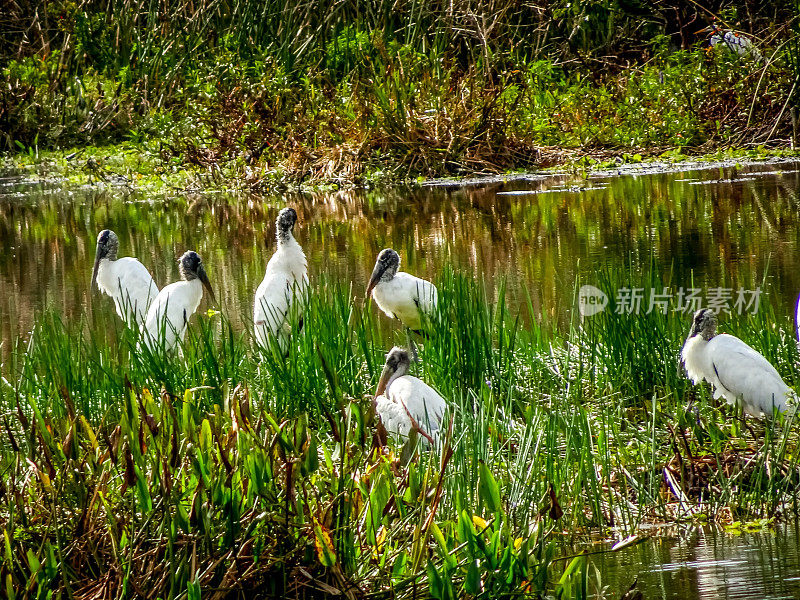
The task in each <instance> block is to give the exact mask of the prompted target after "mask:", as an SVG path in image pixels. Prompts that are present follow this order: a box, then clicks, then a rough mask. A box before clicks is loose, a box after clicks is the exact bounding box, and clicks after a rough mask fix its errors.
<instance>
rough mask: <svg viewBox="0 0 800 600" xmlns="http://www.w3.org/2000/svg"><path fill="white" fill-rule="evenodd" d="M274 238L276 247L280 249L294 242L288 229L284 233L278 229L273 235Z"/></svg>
mask: <svg viewBox="0 0 800 600" xmlns="http://www.w3.org/2000/svg"><path fill="white" fill-rule="evenodd" d="M275 237H276V238H277V239H278V247H279V248H280V247H281V246H283V245H284V244H291V243H292V242H294V241H295V240H294V236H293V235H292V232H291V231H290V230H289V229H286V230H285V231H283V230H280V229H278V232H277V233H276V234H275Z"/></svg>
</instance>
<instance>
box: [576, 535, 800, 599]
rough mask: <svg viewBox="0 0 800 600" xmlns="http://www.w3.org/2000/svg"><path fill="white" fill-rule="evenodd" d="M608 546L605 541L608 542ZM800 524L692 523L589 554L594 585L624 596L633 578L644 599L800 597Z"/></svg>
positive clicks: (608, 593)
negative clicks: (725, 527)
mask: <svg viewBox="0 0 800 600" xmlns="http://www.w3.org/2000/svg"><path fill="white" fill-rule="evenodd" d="M604 549H605V550H608V548H607V545H606V547H605V548H604ZM799 553H800V532H798V529H797V524H793V525H789V526H780V527H777V528H774V529H769V530H766V529H765V530H759V531H756V532H750V533H742V532H739V533H735V534H734V533H726V532H724V531H722V530H721V529H718V528H714V527H707V528H695V527H690V528H688V529H687V530H683V531H681V532H680V533H676V534H674V535H666V536H665V535H654V536H653V537H651V538H649V539H647V540H645V541H644V542H642V543H640V544H638V545H636V546H633V547H628V548H624V549H622V550H620V551H618V552H599V553H598V554H594V555H592V556H591V558H592V563H593V564H594V566H595V567H596V569H597V571H596V573H599V578H598V576H597V575H596V574H595V570H594V569H590V571H589V580H590V582H593V583H592V584H590V585H593V586H594V587H596V588H597V589H598V590H599V592H600V593H598V594H596V597H600V598H609V599H610V598H614V599H617V598H620V596H621V595H622V594H623V593H624V592H625V591H627V589H628V588H629V586H630V585H631V584H632V583H633V581H634V580H635V579H636V580H637V585H636V588H637V589H638V590H639V591H641V592H642V595H643V598H644V599H645V600H667V599H674V600H685V599H689V598H704V599H706V598H707V599H711V598H713V599H719V600H734V599H738V600H744V599H747V600H756V599H758V600H768V599H769V600H778V599H784V598H785V599H790V598H800V554H799Z"/></svg>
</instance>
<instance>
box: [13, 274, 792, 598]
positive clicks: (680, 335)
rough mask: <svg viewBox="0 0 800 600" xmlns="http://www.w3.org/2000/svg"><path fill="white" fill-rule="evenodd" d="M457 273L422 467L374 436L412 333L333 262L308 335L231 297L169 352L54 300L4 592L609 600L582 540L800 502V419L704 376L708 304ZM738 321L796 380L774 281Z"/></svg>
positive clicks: (729, 325) (16, 455)
mask: <svg viewBox="0 0 800 600" xmlns="http://www.w3.org/2000/svg"><path fill="white" fill-rule="evenodd" d="M654 270H655V269H654ZM600 282H601V283H600V287H602V288H603V289H606V290H609V291H610V290H614V289H618V288H620V287H622V286H623V285H627V286H634V285H636V286H639V287H648V288H649V287H651V286H653V287H660V286H661V285H662V282H661V280H659V279H658V278H657V277H655V276H652V275H649V274H647V273H645V274H642V273H639V272H638V271H636V270H633V269H632V270H630V271H629V272H607V273H603V274H601V277H600ZM437 285H438V287H439V291H440V292H439V295H440V306H439V310H438V312H437V314H435V315H433V317H432V318H431V320H430V322H429V323H428V324H427V329H428V330H429V332H430V335H429V337H427V338H426V339H424V340H422V341H421V342H420V344H421V358H422V363H421V364H417V365H414V366H413V367H412V370H413V371H414V372H415V374H416V375H418V376H420V377H422V378H423V379H424V380H425V381H427V382H428V383H430V384H431V385H433V386H434V387H436V388H437V389H439V390H440V391H441V392H442V394H443V395H444V397H445V398H446V399H447V400H448V403H449V404H450V407H451V409H450V411H449V415H448V417H447V423H446V426H445V431H446V432H447V433H446V435H444V436H443V437H444V443H443V448H442V449H441V450H440V452H432V451H429V450H426V449H424V448H423V449H421V450H420V452H419V455H418V457H417V459H416V460H414V461H412V462H411V463H410V464H409V465H407V466H406V467H404V466H402V465H400V464H398V463H396V462H394V458H395V455H397V454H399V450H400V449H399V446H392V447H391V448H390V451H389V453H388V454H383V453H380V452H376V451H375V449H374V447H373V431H374V423H373V416H372V415H371V412H370V406H371V400H370V397H369V394H370V393H371V391H372V390H374V386H375V385H376V382H377V377H378V375H379V373H380V370H381V368H382V363H383V353H384V352H385V351H387V350H388V349H389V348H390V347H391V346H392V345H394V344H395V343H397V342H398V341H399V340H402V339H403V338H404V334H403V333H402V332H401V331H400V328H397V329H396V330H392V329H389V333H387V328H386V327H385V318H384V316H383V315H382V314H379V313H378V311H377V309H376V308H375V307H373V306H367V307H365V306H364V305H363V303H362V301H361V300H360V299H359V300H357V301H354V300H353V292H352V290H351V289H349V288H348V287H346V286H342V285H339V284H336V283H332V282H326V281H322V282H319V284H318V285H317V286H316V287H315V289H314V292H313V293H312V294H311V296H310V298H309V299H308V301H307V304H306V306H305V309H304V322H305V326H304V327H303V328H302V330H300V331H299V332H298V331H297V328H295V334H294V335H293V337H292V339H291V344H290V349H289V353H288V355H287V356H286V357H284V356H282V354H281V353H280V352H279V351H277V349H276V348H273V349H270V350H268V351H266V352H263V353H257V352H256V350H255V348H254V343H253V341H252V339H251V336H250V335H249V333H247V332H241V331H236V330H234V329H233V328H232V327H231V325H230V323H229V322H228V320H227V318H226V315H225V314H224V313H222V314H220V313H213V312H209V313H201V314H198V315H196V316H195V317H194V319H193V323H192V324H191V326H190V328H189V334H188V336H187V340H186V343H185V344H184V345H183V347H182V349H181V351H180V352H178V353H176V354H174V355H171V356H162V355H158V354H150V355H147V354H143V353H141V352H139V351H137V340H136V336H135V334H134V333H133V332H131V331H127V330H124V329H123V328H122V327H121V325H120V324H119V322H118V320H117V318H116V315H115V314H113V312H112V311H111V310H108V311H106V312H105V315H104V316H96V318H97V319H99V321H98V322H96V323H95V324H93V325H92V326H91V327H90V326H89V325H88V324H87V323H64V322H62V320H60V319H59V318H58V317H57V316H56V315H54V314H46V315H42V316H41V317H40V319H39V321H38V324H37V326H36V328H35V329H34V331H33V333H32V335H31V336H30V339H29V340H27V341H24V340H20V341H18V343H17V348H16V350H15V351H14V352H13V353H12V354H11V356H10V359H9V361H8V362H7V363H6V364H5V365H3V371H2V374H3V377H4V379H3V382H2V384H0V402H1V403H2V407H3V423H2V426H3V427H4V429H5V432H6V435H5V436H4V437H5V443H4V444H3V447H2V455H1V457H0V469H1V471H0V472H1V473H2V478H1V479H0V483H2V488H1V489H0V523H2V529H3V534H4V547H5V550H4V551H3V552H2V558H1V560H2V563H1V565H0V579H2V581H1V582H0V583H2V585H3V586H4V589H5V590H7V592H6V593H7V594H8V595H9V596H10V597H24V596H25V594H26V593H29V594H30V595H31V596H32V597H46V596H47V595H48V593H50V592H53V593H54V594H55V597H63V598H66V597H70V596H71V595H75V596H78V595H84V594H90V593H94V592H96V591H98V590H99V589H101V586H108V589H110V590H112V593H113V594H114V595H116V596H120V595H122V596H124V595H128V596H134V595H136V594H139V593H141V591H142V590H147V591H148V592H152V593H153V594H154V596H155V597H188V598H196V597H199V596H198V593H200V592H201V591H202V592H203V593H206V592H210V591H211V590H220V591H222V592H223V595H224V594H225V593H230V594H231V595H234V594H238V593H240V592H247V591H253V590H256V589H258V590H260V591H261V592H262V593H264V594H266V595H269V596H275V597H280V596H284V595H292V594H295V593H297V590H299V589H301V588H302V589H308V587H307V586H311V588H313V589H315V590H317V591H316V592H313V593H314V594H316V593H323V592H324V590H328V591H330V588H329V587H327V586H330V587H332V588H335V589H336V590H340V591H343V592H345V591H346V593H348V594H350V595H351V596H353V597H366V596H371V595H374V597H399V598H410V597H426V596H428V595H429V594H430V595H432V596H434V597H437V598H453V597H457V596H464V595H471V596H482V597H487V598H494V597H500V596H506V595H507V596H511V595H518V594H520V593H522V592H524V591H526V592H527V593H529V594H530V595H537V594H539V595H556V596H558V595H559V594H560V596H559V597H563V598H566V597H585V596H586V594H587V592H588V590H587V585H588V584H587V576H586V573H587V568H588V561H587V559H586V558H585V557H580V556H579V557H578V558H575V559H574V560H571V562H570V561H564V560H559V558H560V557H561V556H562V554H561V551H560V550H559V548H560V547H561V542H562V541H569V542H579V541H580V540H581V539H584V536H586V535H588V534H589V532H599V533H600V535H603V536H608V537H613V538H622V537H624V536H625V535H627V534H628V533H631V532H635V531H636V530H637V528H638V527H639V526H640V525H642V524H645V523H675V522H682V521H690V520H696V521H714V520H719V521H721V522H726V521H729V520H731V519H735V520H740V521H750V520H754V519H759V518H767V519H769V518H787V517H790V516H792V515H796V514H797V506H796V492H797V486H798V482H799V481H800V477H799V476H800V466H799V465H798V462H797V461H798V458H797V442H798V438H797V430H796V427H794V428H793V427H791V426H790V424H789V423H785V424H782V423H778V424H776V425H775V426H772V425H769V424H761V423H759V422H756V421H752V420H751V421H750V423H749V425H750V427H752V428H753V429H754V430H756V431H757V432H758V437H757V439H753V438H752V437H751V436H750V432H749V429H748V428H746V427H743V426H742V424H741V421H740V420H739V419H738V418H736V417H735V414H734V411H733V410H732V409H731V408H730V407H728V406H726V405H719V404H718V403H717V402H715V401H713V400H712V399H711V397H710V394H709V393H708V390H707V389H706V388H705V387H704V386H698V387H693V386H692V385H691V383H690V382H688V381H687V380H686V379H685V377H684V375H683V373H682V372H681V371H679V369H678V364H677V355H678V352H679V350H680V347H681V345H682V343H683V339H684V338H685V335H686V332H687V330H688V324H689V321H690V319H689V317H688V315H682V314H679V313H669V314H667V315H662V314H660V313H659V312H657V311H656V312H653V313H651V314H639V315H617V314H615V312H614V311H613V308H614V306H613V304H612V305H611V306H610V307H609V309H607V310H606V311H605V312H603V313H601V314H600V315H596V316H594V317H591V318H587V319H586V320H584V321H583V322H581V321H580V318H579V317H578V316H577V312H576V311H575V312H574V313H573V314H575V316H574V317H573V318H572V320H571V321H568V322H566V323H563V324H562V323H549V322H543V321H541V320H540V317H539V315H535V314H532V309H530V306H531V305H530V304H529V303H527V304H526V303H525V302H524V301H523V302H521V303H520V302H518V299H514V300H513V302H512V301H511V300H510V299H508V298H507V296H506V292H505V289H504V286H501V287H500V289H499V290H498V291H496V292H495V293H493V294H492V295H491V298H492V300H490V299H489V298H490V296H489V295H488V293H487V292H486V291H485V290H484V289H483V287H482V284H480V283H478V282H477V281H475V280H474V279H473V278H472V277H471V276H468V275H465V274H463V273H457V272H453V271H452V270H449V269H448V270H445V271H444V272H443V273H441V274H440V276H439V277H438V278H437ZM765 297H766V296H765ZM509 306H522V307H523V309H522V311H521V312H520V313H516V312H512V311H511V310H510V309H509ZM525 307H527V308H525ZM721 328H722V329H723V330H724V331H726V332H729V333H733V334H736V335H739V336H740V337H742V338H743V339H744V340H746V341H747V342H748V343H750V344H751V345H753V346H754V347H755V348H756V349H758V350H759V351H761V352H763V353H764V354H765V356H767V358H768V359H769V360H770V361H771V362H773V364H776V365H777V367H778V369H779V371H780V372H781V373H782V374H784V375H785V376H786V378H787V381H788V382H789V383H790V384H792V385H795V386H796V384H797V381H796V376H795V375H794V371H795V370H794V365H796V364H797V361H798V359H799V358H800V357H798V350H797V346H796V344H795V343H794V339H793V334H792V331H793V327H792V323H791V321H790V320H789V319H788V318H787V317H785V316H779V315H776V314H775V312H774V310H773V308H772V307H771V306H770V305H769V304H768V303H766V302H764V301H763V299H762V306H761V309H760V311H759V312H758V313H757V314H756V315H748V316H742V317H739V316H737V315H731V316H729V317H725V318H723V319H722V324H721ZM665 473H669V474H668V475H665Z"/></svg>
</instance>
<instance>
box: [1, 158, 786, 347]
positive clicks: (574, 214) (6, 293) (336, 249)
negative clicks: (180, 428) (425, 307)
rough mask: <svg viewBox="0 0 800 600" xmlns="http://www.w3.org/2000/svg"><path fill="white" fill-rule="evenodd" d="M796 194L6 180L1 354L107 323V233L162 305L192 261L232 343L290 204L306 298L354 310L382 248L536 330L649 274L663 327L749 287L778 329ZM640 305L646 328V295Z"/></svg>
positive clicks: (782, 188)
mask: <svg viewBox="0 0 800 600" xmlns="http://www.w3.org/2000/svg"><path fill="white" fill-rule="evenodd" d="M799 189H800V166H799V165H798V164H797V163H792V162H773V163H760V164H744V165H737V164H717V165H714V166H711V167H708V166H705V167H704V166H703V165H697V166H696V168H692V169H685V168H684V170H677V171H676V170H671V169H669V168H664V167H661V168H660V167H653V166H648V167H641V168H640V169H630V168H629V169H627V170H624V171H622V172H619V173H618V172H617V171H615V170H612V171H606V172H600V173H596V174H593V175H590V176H589V177H588V178H587V177H585V176H581V175H569V174H551V173H547V174H534V175H528V176H519V177H511V178H504V179H494V180H484V181H480V180H478V181H473V182H466V184H464V183H452V184H447V183H446V182H445V184H443V185H429V186H422V187H416V188H413V189H403V188H393V189H391V190H388V191H378V190H376V191H363V190H362V191H338V192H320V193H288V194H285V195H282V196H274V197H261V196H251V195H241V194H232V193H225V192H207V193H203V194H199V193H186V192H178V191H176V192H174V193H170V194H160V195H157V196H153V195H148V194H146V193H143V192H138V191H133V190H130V189H129V188H127V187H125V186H107V185H104V186H97V185H86V186H83V187H77V188H71V189H64V186H63V185H61V184H60V183H59V182H48V183H36V182H32V181H31V180H30V179H25V178H21V177H20V176H18V175H14V174H7V176H5V177H2V178H0V248H2V251H1V252H0V341H2V342H3V344H4V346H5V349H6V351H7V349H8V347H9V345H10V343H11V341H12V340H13V339H15V338H17V337H18V336H20V335H23V336H24V335H25V333H26V332H28V331H29V330H30V328H31V326H32V324H33V322H34V320H35V316H36V315H37V314H38V313H39V312H41V311H42V310H44V309H53V310H55V311H57V312H59V313H60V314H63V315H64V318H65V319H67V320H74V319H78V318H81V317H82V316H83V315H89V317H90V318H91V316H92V314H93V312H95V313H96V312H97V311H98V310H99V311H106V312H108V311H111V310H112V304H111V302H110V299H108V298H105V297H100V296H99V295H97V294H94V295H92V294H90V290H89V281H90V278H91V269H92V262H93V258H94V249H95V239H96V236H97V233H98V232H99V231H100V230H101V229H103V228H110V229H113V230H114V231H116V232H117V234H118V235H119V238H120V255H121V256H136V257H138V258H139V259H140V260H141V261H142V262H143V263H144V264H145V265H146V266H147V267H148V268H149V269H150V270H151V272H152V273H153V276H154V278H155V280H156V283H157V284H158V285H159V287H161V286H163V285H165V284H166V283H168V282H171V281H174V280H176V279H177V277H178V270H177V264H176V261H175V259H176V258H177V257H178V256H180V255H181V254H182V253H183V252H184V251H185V250H187V249H194V250H196V251H197V252H198V253H199V254H200V255H201V256H202V257H203V260H204V263H205V265H206V270H207V272H208V274H209V277H210V278H211V281H212V283H213V284H214V286H215V289H216V292H217V297H218V298H219V300H220V305H221V306H223V307H225V309H226V311H227V313H228V315H229V317H230V318H231V320H232V321H233V322H234V324H236V325H237V326H240V327H246V326H247V322H248V320H249V319H250V318H251V317H250V315H251V310H252V297H253V293H254V290H255V289H256V287H257V286H258V283H259V282H260V280H261V279H262V277H263V274H264V269H265V266H266V263H267V261H268V260H269V257H270V255H271V253H272V251H273V250H274V247H275V241H274V219H275V216H276V214H277V212H278V210H279V209H280V208H281V207H283V206H285V205H287V204H289V205H291V206H293V207H295V208H296V209H297V212H298V215H299V223H298V227H297V229H296V231H295V234H296V237H297V239H298V240H299V242H300V243H301V244H302V246H303V248H304V249H305V252H306V255H307V257H308V262H309V270H310V277H311V280H312V282H313V281H314V280H315V279H316V280H318V281H319V280H321V279H328V280H333V281H336V282H339V283H341V284H344V285H352V294H353V296H354V297H355V298H357V301H358V302H361V301H362V300H361V299H362V298H363V294H364V289H365V287H366V283H367V279H368V277H369V273H370V272H371V270H372V267H373V264H374V260H375V256H376V255H377V253H378V252H379V251H380V250H381V249H382V248H384V247H393V248H395V249H396V250H397V251H398V252H399V253H400V255H401V257H402V261H403V263H402V268H404V269H407V270H409V271H410V272H412V273H414V274H417V275H421V276H425V277H435V276H436V275H437V273H439V272H440V271H441V269H442V267H443V266H444V265H446V264H449V265H452V266H454V267H455V268H457V269H465V270H468V271H474V272H475V273H476V274H477V275H478V276H479V277H480V278H482V279H483V280H484V281H485V282H486V287H487V290H489V292H490V294H491V293H492V292H493V290H495V289H496V287H497V285H498V283H499V281H501V280H502V281H504V282H505V283H506V285H507V288H508V290H509V295H510V298H511V302H512V303H513V302H517V303H518V306H522V305H523V304H524V303H525V302H526V301H527V297H528V294H529V295H530V299H531V301H532V302H531V305H532V307H533V312H534V317H535V318H542V319H556V320H564V319H567V318H569V315H570V313H571V311H573V310H575V308H576V306H577V300H576V289H577V288H578V287H579V286H580V285H583V284H596V283H597V280H598V276H599V274H600V273H601V272H602V271H603V270H615V269H616V270H626V269H627V270H630V269H633V270H636V269H645V268H650V267H651V265H652V268H655V269H657V270H659V271H660V272H661V274H662V275H663V278H664V283H665V284H667V285H668V289H667V290H654V292H657V293H661V292H665V293H666V294H669V295H670V296H671V297H670V300H671V304H670V309H671V310H677V309H680V308H685V307H684V306H683V305H682V304H681V302H682V300H683V297H682V296H680V295H679V294H680V293H681V292H680V290H681V288H684V289H686V290H688V289H689V288H690V287H693V288H696V289H698V290H701V291H700V292H699V294H700V295H703V294H707V293H708V292H709V290H713V289H717V288H725V289H729V290H732V292H729V293H730V294H731V298H730V300H729V306H730V308H731V310H733V309H734V308H739V309H742V308H744V305H741V306H738V307H736V306H735V301H736V296H737V294H736V292H737V290H751V289H753V290H755V289H756V288H759V287H761V288H762V289H763V294H769V299H770V303H771V304H772V305H773V306H774V307H775V309H776V312H777V313H778V314H779V315H789V314H792V313H793V308H794V302H795V299H796V297H797V292H798V291H799V290H800V269H798V256H800V216H799V215H800V199H798V195H797V193H798V190H799ZM523 291H524V292H525V293H523ZM607 291H608V292H609V294H612V295H613V294H615V293H617V292H616V291H615V290H607ZM640 295H642V296H643V299H642V300H641V304H642V310H646V309H647V306H648V304H649V301H650V299H649V298H648V296H649V295H650V290H644V292H643V293H641V294H640ZM750 299H751V298H750V297H747V298H746V300H750ZM686 307H688V308H691V307H690V306H688V303H687V304H686ZM687 319H688V316H687Z"/></svg>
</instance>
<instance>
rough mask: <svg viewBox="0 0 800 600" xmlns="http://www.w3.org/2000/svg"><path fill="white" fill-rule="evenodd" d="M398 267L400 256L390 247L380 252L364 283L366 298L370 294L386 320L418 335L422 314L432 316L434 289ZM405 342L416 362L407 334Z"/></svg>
mask: <svg viewBox="0 0 800 600" xmlns="http://www.w3.org/2000/svg"><path fill="white" fill-rule="evenodd" d="M399 268H400V255H399V254H397V252H395V251H394V250H392V249H391V248H385V249H383V250H381V251H380V254H378V259H377V260H376V261H375V268H374V269H373V270H372V275H371V276H370V278H369V283H368V284H367V294H366V295H367V298H369V297H370V294H371V295H372V299H373V300H375V303H376V304H377V305H378V308H380V309H381V310H382V311H383V312H384V313H386V315H387V316H388V317H389V318H392V319H394V318H396V319H398V320H399V321H400V322H401V323H402V324H403V325H405V327H406V329H407V330H412V331H415V332H417V333H421V328H422V314H423V313H424V314H425V315H427V316H430V315H432V314H433V312H434V311H435V310H436V304H437V303H438V301H439V295H438V292H437V290H436V286H435V285H433V284H432V283H431V282H430V281H426V280H425V279H420V278H419V277H414V276H413V275H410V274H408V273H403V272H398V269H399ZM407 333H408V332H407ZM408 343H409V346H411V352H412V353H413V355H414V359H415V360H416V355H417V353H416V350H415V349H414V344H413V342H412V341H411V336H410V335H409V336H408Z"/></svg>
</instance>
